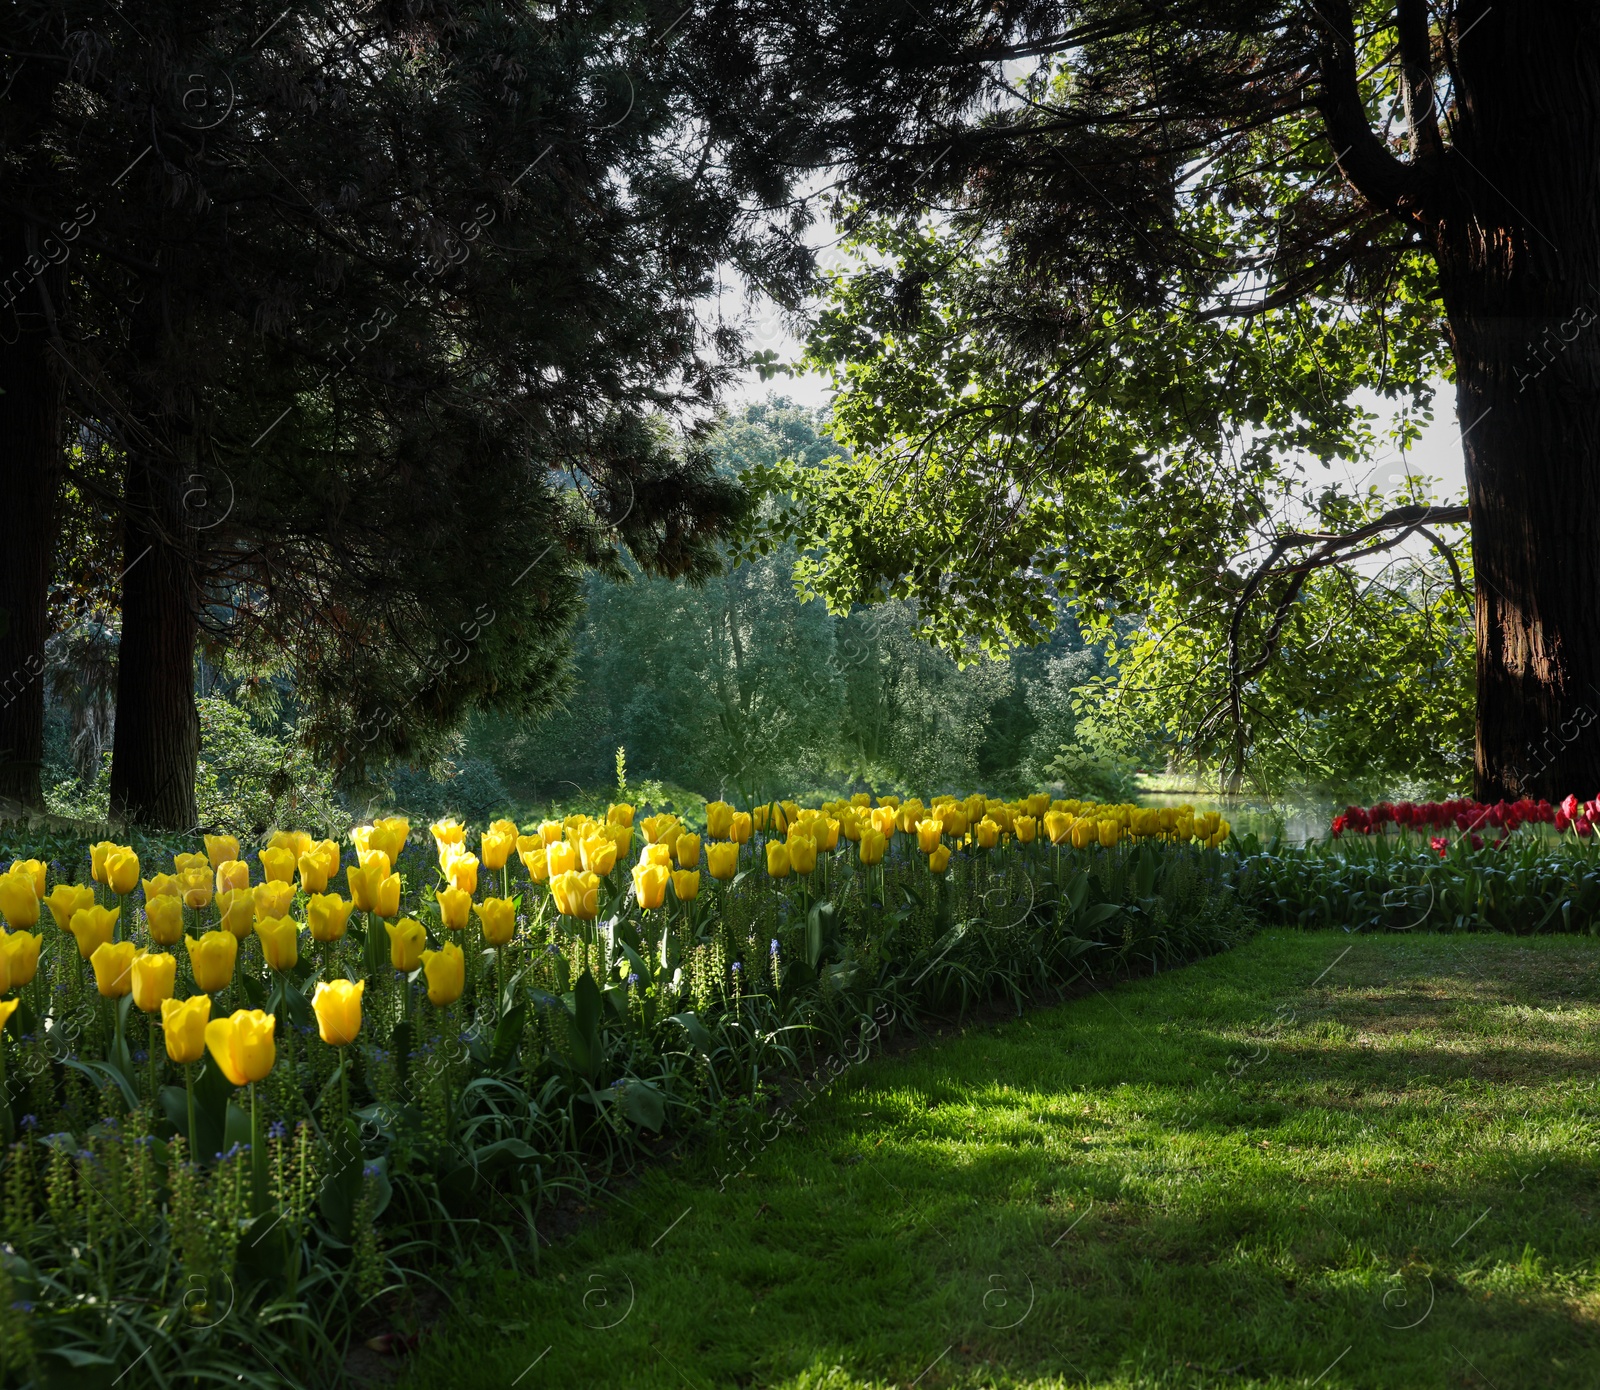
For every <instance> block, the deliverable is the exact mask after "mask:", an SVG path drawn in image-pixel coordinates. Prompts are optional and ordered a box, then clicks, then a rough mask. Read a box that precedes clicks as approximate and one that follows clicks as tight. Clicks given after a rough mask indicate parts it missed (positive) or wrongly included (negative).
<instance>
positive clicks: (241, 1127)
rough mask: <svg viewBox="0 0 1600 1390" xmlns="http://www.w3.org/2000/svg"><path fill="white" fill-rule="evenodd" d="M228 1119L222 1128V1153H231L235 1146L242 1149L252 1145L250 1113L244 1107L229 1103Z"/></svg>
mask: <svg viewBox="0 0 1600 1390" xmlns="http://www.w3.org/2000/svg"><path fill="white" fill-rule="evenodd" d="M226 1114H227V1118H226V1119H225V1120H224V1121H223V1126H222V1152H223V1153H224V1154H226V1153H230V1152H231V1151H232V1149H233V1146H234V1145H235V1144H237V1145H239V1147H240V1148H241V1149H242V1148H244V1147H246V1146H247V1145H248V1144H249V1143H250V1112H249V1111H248V1110H247V1109H245V1107H244V1106H242V1105H236V1104H235V1103H234V1102H233V1101H229V1102H228V1109H227V1112H226Z"/></svg>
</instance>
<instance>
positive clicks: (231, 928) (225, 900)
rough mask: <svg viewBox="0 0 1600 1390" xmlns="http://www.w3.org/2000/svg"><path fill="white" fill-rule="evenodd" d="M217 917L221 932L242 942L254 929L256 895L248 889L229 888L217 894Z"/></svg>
mask: <svg viewBox="0 0 1600 1390" xmlns="http://www.w3.org/2000/svg"><path fill="white" fill-rule="evenodd" d="M217 915H218V917H219V918H220V919H221V922H222V928H223V930H224V931H228V932H231V933H232V934H233V935H234V936H235V937H237V938H238V939H239V940H240V941H243V940H244V939H245V937H247V936H249V935H250V933H251V931H252V930H254V928H255V924H256V895H255V894H254V893H252V892H251V891H250V890H249V889H248V888H230V889H228V891H227V892H225V893H218V894H217Z"/></svg>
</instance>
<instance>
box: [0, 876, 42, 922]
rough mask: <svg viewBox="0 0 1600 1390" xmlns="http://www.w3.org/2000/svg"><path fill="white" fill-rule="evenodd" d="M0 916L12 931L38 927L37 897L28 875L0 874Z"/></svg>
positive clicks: (30, 877)
mask: <svg viewBox="0 0 1600 1390" xmlns="http://www.w3.org/2000/svg"><path fill="white" fill-rule="evenodd" d="M0 914H3V915H4V916H5V919H6V925H7V926H8V927H11V928H12V929H13V930H15V929H16V928H19V927H36V926H38V925H39V895H38V893H36V892H35V891H34V887H33V878H32V876H31V875H29V874H25V873H22V874H0Z"/></svg>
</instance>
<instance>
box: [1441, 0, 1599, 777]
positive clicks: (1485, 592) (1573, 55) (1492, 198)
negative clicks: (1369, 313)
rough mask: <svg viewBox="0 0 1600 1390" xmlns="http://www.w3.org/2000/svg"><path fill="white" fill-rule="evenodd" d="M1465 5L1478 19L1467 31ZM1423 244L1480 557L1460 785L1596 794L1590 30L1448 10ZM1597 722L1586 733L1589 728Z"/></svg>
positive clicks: (1593, 61) (1524, 12)
mask: <svg viewBox="0 0 1600 1390" xmlns="http://www.w3.org/2000/svg"><path fill="white" fill-rule="evenodd" d="M1469 19H1476V21H1477V22H1476V23H1475V24H1474V27H1473V28H1472V29H1471V30H1470V31H1466V30H1465V25H1466V23H1467V22H1468V21H1469ZM1462 24H1463V32H1464V35H1465V36H1464V38H1463V41H1462V43H1461V52H1460V54H1459V59H1458V71H1459V73H1460V78H1461V87H1460V111H1459V116H1458V119H1457V121H1456V125H1455V131H1454V136H1455V139H1454V147H1453V151H1452V153H1451V155H1450V156H1448V157H1447V158H1448V159H1449V160H1450V162H1451V163H1452V164H1453V165H1454V166H1455V167H1454V168H1453V169H1452V171H1451V172H1452V173H1453V175H1454V182H1455V183H1456V185H1457V187H1458V189H1459V190H1460V193H1459V194H1458V198H1457V200H1456V201H1457V208H1456V210H1455V211H1454V213H1453V214H1451V215H1447V216H1446V217H1445V218H1444V219H1442V220H1441V222H1440V223H1439V225H1438V227H1437V229H1436V232H1435V248H1436V254H1437V256H1438V260H1439V269H1440V280H1441V285H1442V288H1443V291H1444V298H1445V305H1446V309H1447V311H1448V314H1449V321H1450V331H1451V337H1452V341H1453V345H1454V350H1455V360H1456V369H1457V412H1458V414H1459V417H1460V421H1461V427H1462V430H1463V432H1464V434H1463V449H1464V451H1465V455H1466V473H1467V493H1468V500H1469V503H1470V507H1471V513H1472V546H1473V558H1474V562H1475V565H1476V568H1477V675H1478V709H1477V749H1476V760H1475V778H1474V781H1475V793H1476V795H1477V796H1478V797H1479V798H1481V799H1484V800H1495V799H1498V798H1500V797H1502V796H1506V797H1515V796H1519V795H1529V796H1544V797H1549V798H1551V799H1552V800H1555V799H1559V798H1560V797H1562V796H1565V795H1566V794H1567V793H1569V792H1575V793H1577V795H1578V796H1580V797H1590V796H1594V795H1596V794H1597V793H1600V103H1597V101H1596V100H1595V97H1596V94H1597V93H1600V26H1597V25H1596V22H1595V20H1594V18H1593V17H1591V16H1589V15H1588V14H1587V13H1582V12H1580V11H1579V10H1578V9H1577V8H1576V7H1573V8H1570V9H1569V8H1568V7H1565V6H1532V7H1522V6H1514V5H1513V6H1503V5H1495V6H1484V7H1481V11H1480V13H1478V14H1476V15H1474V16H1468V15H1466V14H1465V12H1463V15H1462ZM1591 726H1593V727H1591Z"/></svg>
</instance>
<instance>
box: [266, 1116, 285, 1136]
mask: <svg viewBox="0 0 1600 1390" xmlns="http://www.w3.org/2000/svg"><path fill="white" fill-rule="evenodd" d="M288 1137H289V1126H288V1125H286V1124H284V1122H283V1121H282V1120H274V1121H273V1122H272V1123H271V1124H270V1125H268V1126H267V1138H268V1139H287V1138H288Z"/></svg>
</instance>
